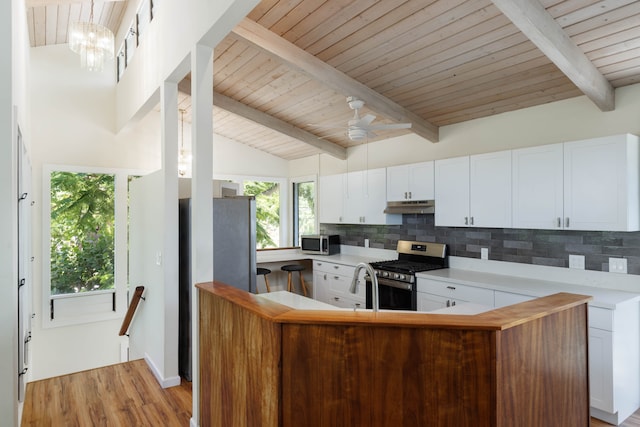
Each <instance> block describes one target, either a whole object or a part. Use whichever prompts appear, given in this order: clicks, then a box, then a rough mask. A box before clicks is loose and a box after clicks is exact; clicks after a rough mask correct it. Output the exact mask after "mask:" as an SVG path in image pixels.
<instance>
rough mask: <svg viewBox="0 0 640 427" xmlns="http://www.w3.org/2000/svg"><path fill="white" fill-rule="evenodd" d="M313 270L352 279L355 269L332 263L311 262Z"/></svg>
mask: <svg viewBox="0 0 640 427" xmlns="http://www.w3.org/2000/svg"><path fill="white" fill-rule="evenodd" d="M313 269H314V270H315V271H324V272H325V273H332V274H337V275H340V276H349V277H353V272H354V271H355V269H356V268H355V267H352V266H350V265H343V264H335V263H333V262H326V261H317V260H316V261H313Z"/></svg>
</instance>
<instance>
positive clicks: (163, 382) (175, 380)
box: [144, 353, 180, 388]
mask: <svg viewBox="0 0 640 427" xmlns="http://www.w3.org/2000/svg"><path fill="white" fill-rule="evenodd" d="M144 361H145V362H147V365H148V366H149V369H151V372H153V376H154V377H156V381H158V384H160V387H162V388H169V387H175V386H177V385H180V375H175V376H173V377H169V378H164V377H163V376H162V374H161V373H160V370H159V369H158V367H157V366H156V364H155V363H153V360H151V357H150V356H149V355H148V354H147V353H145V354H144Z"/></svg>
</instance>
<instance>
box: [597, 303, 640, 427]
mask: <svg viewBox="0 0 640 427" xmlns="http://www.w3.org/2000/svg"><path fill="white" fill-rule="evenodd" d="M639 336H640V310H639V303H638V301H631V302H627V303H624V304H619V305H618V306H617V307H616V309H615V310H607V309H604V308H600V307H589V385H590V388H591V394H590V396H591V412H592V415H593V416H595V417H596V418H599V419H602V420H604V421H607V422H608V423H611V424H615V425H618V424H620V423H621V422H622V421H624V420H625V419H626V418H627V417H629V416H630V415H631V414H633V413H634V412H635V411H636V410H637V409H638V407H639V406H640V380H639V378H640V363H638V360H640V342H639V340H638V337H639Z"/></svg>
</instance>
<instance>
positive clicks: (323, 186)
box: [318, 174, 345, 224]
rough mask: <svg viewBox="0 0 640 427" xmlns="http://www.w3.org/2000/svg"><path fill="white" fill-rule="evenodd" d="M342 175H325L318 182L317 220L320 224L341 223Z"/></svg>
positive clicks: (343, 189) (342, 202)
mask: <svg viewBox="0 0 640 427" xmlns="http://www.w3.org/2000/svg"><path fill="white" fill-rule="evenodd" d="M343 178H344V175H342V174H338V175H325V176H321V177H320V179H319V180H318V184H319V188H318V220H319V222H321V223H328V224H336V223H341V222H343V204H344V194H345V188H344V179H343Z"/></svg>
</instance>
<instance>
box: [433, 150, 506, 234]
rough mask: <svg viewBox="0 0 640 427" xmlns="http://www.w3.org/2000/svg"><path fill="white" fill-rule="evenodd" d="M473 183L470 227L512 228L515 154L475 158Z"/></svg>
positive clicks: (471, 181) (471, 180)
mask: <svg viewBox="0 0 640 427" xmlns="http://www.w3.org/2000/svg"><path fill="white" fill-rule="evenodd" d="M469 182H470V191H469V195H470V202H469V203H470V212H469V214H470V219H469V225H472V226H475V227H499V228H507V227H511V223H512V222H511V151H498V152H496V153H487V154H480V155H476V156H471V157H470V174H469ZM437 209H438V206H437V205H436V211H437Z"/></svg>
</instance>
